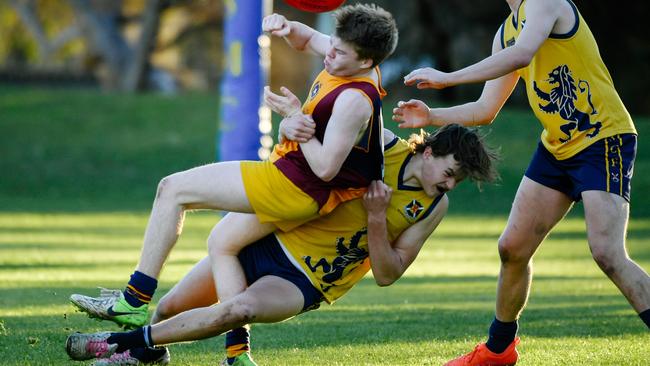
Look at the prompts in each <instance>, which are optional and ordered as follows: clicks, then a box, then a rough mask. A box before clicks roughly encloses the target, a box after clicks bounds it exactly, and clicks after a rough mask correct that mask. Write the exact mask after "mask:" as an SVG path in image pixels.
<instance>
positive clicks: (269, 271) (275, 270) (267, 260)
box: [239, 234, 325, 312]
mask: <svg viewBox="0 0 650 366" xmlns="http://www.w3.org/2000/svg"><path fill="white" fill-rule="evenodd" d="M239 262H240V263H241V265H242V267H243V268H244V274H245V275H246V282H248V284H249V285H251V284H252V283H253V282H255V281H257V280H259V279H260V278H262V277H264V276H277V277H280V278H283V279H285V280H287V281H289V282H291V283H293V284H294V285H296V286H297V287H298V288H299V289H300V292H302V296H303V298H304V300H305V302H304V305H303V307H302V312H305V311H309V310H313V309H318V308H319V307H320V303H321V302H322V301H323V300H324V299H325V298H324V297H323V294H322V293H321V292H320V291H318V289H316V287H314V285H312V283H311V281H310V280H309V278H307V276H306V275H305V274H304V273H302V272H301V271H300V270H299V269H298V268H296V266H295V265H293V263H291V261H289V258H287V255H286V254H285V253H284V251H283V250H282V247H280V243H278V240H277V239H276V237H275V235H274V234H270V235H267V236H265V237H264V238H262V239H260V240H258V241H256V242H255V243H253V244H250V245H249V246H247V247H245V248H244V249H242V251H241V252H240V253H239Z"/></svg>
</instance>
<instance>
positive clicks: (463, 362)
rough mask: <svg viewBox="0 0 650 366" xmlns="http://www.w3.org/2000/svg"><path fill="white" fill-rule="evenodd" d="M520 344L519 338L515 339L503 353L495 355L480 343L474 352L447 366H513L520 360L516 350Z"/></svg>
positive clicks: (450, 362)
mask: <svg viewBox="0 0 650 366" xmlns="http://www.w3.org/2000/svg"><path fill="white" fill-rule="evenodd" d="M518 344H519V337H517V338H515V340H514V341H512V343H510V345H509V346H508V348H506V350H505V351H503V352H502V353H494V352H492V351H490V350H489V349H488V348H487V346H486V345H485V343H480V344H479V345H477V346H476V348H474V350H473V351H472V352H470V353H468V354H466V355H463V356H460V357H458V358H457V359H455V360H451V361H449V362H447V363H446V364H445V366H512V365H514V364H516V363H517V359H518V358H519V353H518V352H517V349H516V348H515V347H516V346H517V345H518Z"/></svg>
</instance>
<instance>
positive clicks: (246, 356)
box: [221, 352, 257, 366]
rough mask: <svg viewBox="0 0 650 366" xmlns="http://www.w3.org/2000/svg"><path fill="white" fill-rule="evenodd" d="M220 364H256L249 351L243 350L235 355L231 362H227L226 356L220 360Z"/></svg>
mask: <svg viewBox="0 0 650 366" xmlns="http://www.w3.org/2000/svg"><path fill="white" fill-rule="evenodd" d="M221 366H257V364H256V363H255V361H253V357H251V353H250V352H244V353H242V354H241V355H239V356H237V357H235V360H234V361H233V363H228V358H226V359H225V360H223V361H222V362H221Z"/></svg>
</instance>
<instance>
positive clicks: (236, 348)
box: [226, 327, 250, 365]
mask: <svg viewBox="0 0 650 366" xmlns="http://www.w3.org/2000/svg"><path fill="white" fill-rule="evenodd" d="M248 351H250V334H249V333H248V329H247V328H245V327H240V328H235V329H233V330H231V331H229V332H228V333H226V357H228V364H229V365H231V364H232V363H233V362H234V361H235V357H237V356H239V355H241V354H242V353H245V352H248Z"/></svg>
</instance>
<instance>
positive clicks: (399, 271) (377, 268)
mask: <svg viewBox="0 0 650 366" xmlns="http://www.w3.org/2000/svg"><path fill="white" fill-rule="evenodd" d="M391 195H392V190H391V188H390V187H388V186H387V185H386V184H384V183H382V182H380V181H373V182H372V184H371V185H370V187H369V188H368V192H367V193H366V194H365V195H364V197H363V204H364V206H365V207H366V210H367V211H368V250H369V256H370V266H371V268H372V274H373V276H374V277H375V282H377V284H378V285H379V286H388V285H390V284H392V283H393V282H395V281H397V279H399V278H400V277H401V276H402V275H403V274H404V272H405V271H406V269H407V268H408V267H409V266H410V265H411V263H413V261H414V260H415V258H416V257H417V255H418V253H419V252H420V249H421V248H422V246H423V245H424V243H425V242H426V240H427V238H429V236H430V235H431V233H433V231H434V230H435V229H436V227H437V226H438V224H439V223H440V221H442V218H443V217H444V215H445V213H446V212H447V206H448V200H447V196H444V197H443V198H442V199H441V200H440V202H439V203H438V205H437V206H436V208H435V209H434V210H433V212H431V214H430V215H429V216H428V217H427V218H425V219H424V220H422V221H419V222H417V223H416V224H414V225H412V226H411V227H409V228H408V229H406V230H404V231H403V232H402V233H401V234H400V235H399V236H398V237H397V239H395V240H394V241H393V242H392V243H391V242H390V241H389V240H388V229H387V223H386V220H387V217H386V210H387V208H388V206H389V204H390V198H391Z"/></svg>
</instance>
